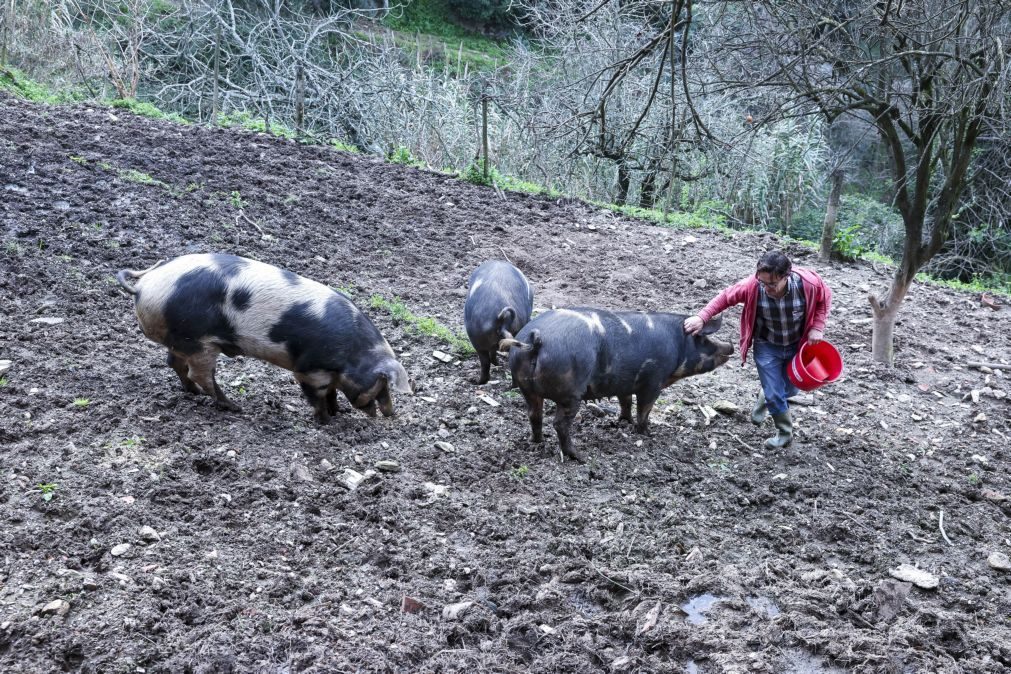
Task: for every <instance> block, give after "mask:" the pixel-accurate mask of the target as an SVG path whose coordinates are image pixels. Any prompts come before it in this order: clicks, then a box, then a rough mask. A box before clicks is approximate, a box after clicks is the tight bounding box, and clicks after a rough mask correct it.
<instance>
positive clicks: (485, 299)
mask: <svg viewBox="0 0 1011 674" xmlns="http://www.w3.org/2000/svg"><path fill="white" fill-rule="evenodd" d="M468 286H469V288H470V290H469V291H468V292H467V303H466V304H465V305H464V307H463V323H464V326H465V327H466V328H467V336H468V337H469V338H470V343H471V344H473V345H474V349H475V350H476V351H477V357H478V358H479V359H480V360H481V376H480V377H479V378H478V380H477V383H478V384H487V383H488V378H489V376H490V374H489V373H490V371H491V366H492V364H495V365H497V364H498V356H497V352H498V345H499V342H501V341H502V340H503V339H510V338H512V336H513V335H515V334H516V333H517V332H519V330H520V328H522V327H523V326H524V325H526V324H527V322H528V321H529V320H530V313H531V312H532V311H533V308H534V290H533V288H532V287H530V283H529V282H528V281H527V278H526V277H525V276H524V275H523V272H521V271H520V270H519V269H517V268H516V267H514V266H512V265H511V264H509V263H508V262H505V261H503V260H489V261H488V262H484V263H482V264H481V266H479V267H478V268H477V269H475V270H474V273H472V274H471V275H470V281H469V283H468Z"/></svg>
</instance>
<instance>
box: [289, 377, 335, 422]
mask: <svg viewBox="0 0 1011 674" xmlns="http://www.w3.org/2000/svg"><path fill="white" fill-rule="evenodd" d="M295 379H297V380H298V385H299V386H300V387H301V388H302V395H304V396H305V399H306V400H308V401H309V404H310V405H312V409H313V412H314V414H313V416H314V417H315V419H316V423H318V424H320V425H326V424H328V423H329V422H330V406H329V404H328V399H329V397H330V394H329V389H330V384H329V382H328V383H325V384H322V385H321V384H320V383H319V382H318V381H316V379H315V378H314V377H313V376H312V375H309V374H296V375H295ZM336 397H337V396H336V393H335V394H334V406H335V407H336V405H337V400H336Z"/></svg>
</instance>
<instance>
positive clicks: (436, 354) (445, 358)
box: [432, 349, 453, 363]
mask: <svg viewBox="0 0 1011 674" xmlns="http://www.w3.org/2000/svg"><path fill="white" fill-rule="evenodd" d="M432 358H435V359H436V360H441V361H442V362H443V363H449V362H452V360H453V357H452V356H451V355H449V354H448V353H443V352H442V351H439V350H438V349H436V350H435V351H433V352H432Z"/></svg>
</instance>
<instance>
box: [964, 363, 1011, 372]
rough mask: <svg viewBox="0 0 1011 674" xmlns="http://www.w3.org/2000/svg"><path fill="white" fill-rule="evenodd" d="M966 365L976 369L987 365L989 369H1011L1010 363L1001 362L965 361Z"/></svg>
mask: <svg viewBox="0 0 1011 674" xmlns="http://www.w3.org/2000/svg"><path fill="white" fill-rule="evenodd" d="M965 366H966V367H974V368H976V369H977V370H978V369H979V368H981V367H988V368H990V369H991V370H1011V365H1004V364H1003V363H966V364H965Z"/></svg>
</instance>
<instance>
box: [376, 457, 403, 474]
mask: <svg viewBox="0 0 1011 674" xmlns="http://www.w3.org/2000/svg"><path fill="white" fill-rule="evenodd" d="M376 470H378V471H380V472H382V473H399V472H400V464H399V463H397V462H396V461H389V460H386V459H384V460H382V461H376Z"/></svg>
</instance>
